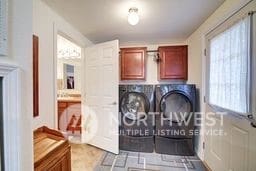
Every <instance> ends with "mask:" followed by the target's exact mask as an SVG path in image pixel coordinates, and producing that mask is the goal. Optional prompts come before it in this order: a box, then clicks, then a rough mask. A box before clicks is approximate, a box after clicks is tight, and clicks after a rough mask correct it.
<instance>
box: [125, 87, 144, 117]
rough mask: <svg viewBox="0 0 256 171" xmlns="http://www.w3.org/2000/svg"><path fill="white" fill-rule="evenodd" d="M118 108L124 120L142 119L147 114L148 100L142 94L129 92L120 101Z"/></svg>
mask: <svg viewBox="0 0 256 171" xmlns="http://www.w3.org/2000/svg"><path fill="white" fill-rule="evenodd" d="M120 108H121V112H122V114H123V115H124V116H125V117H126V118H128V119H131V120H138V119H142V118H144V117H145V115H146V113H148V112H149V100H148V99H147V97H146V96H145V95H144V94H143V93H137V92H129V93H126V94H125V95H124V96H123V98H122V99H121V103H120Z"/></svg>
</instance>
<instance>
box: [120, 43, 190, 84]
mask: <svg viewBox="0 0 256 171" xmlns="http://www.w3.org/2000/svg"><path fill="white" fill-rule="evenodd" d="M186 44H187V43H186V42H185V41H184V42H177V43H170V44H152V45H150V44H144V45H143V44H140V45H136V44H133V45H129V46H128V45H127V46H125V45H122V46H120V48H128V47H147V50H157V48H158V47H159V46H172V45H186ZM155 55H156V53H148V57H147V63H146V80H145V81H120V82H119V83H120V84H133V83H137V84H161V83H170V82H171V83H183V81H177V80H176V81H175V80H169V81H158V79H157V75H158V73H157V63H156V62H155V61H154V60H153V58H154V56H155ZM188 77H190V74H189V73H188Z"/></svg>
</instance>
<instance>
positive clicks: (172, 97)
mask: <svg viewBox="0 0 256 171" xmlns="http://www.w3.org/2000/svg"><path fill="white" fill-rule="evenodd" d="M160 109H161V112H163V116H164V117H165V118H169V119H170V120H171V121H173V122H182V121H184V120H187V119H188V117H189V115H190V114H191V112H192V105H191V102H190V100H189V99H188V98H187V97H186V96H185V95H183V94H182V93H178V92H170V93H168V94H167V95H165V96H163V97H162V100H161V102H160Z"/></svg>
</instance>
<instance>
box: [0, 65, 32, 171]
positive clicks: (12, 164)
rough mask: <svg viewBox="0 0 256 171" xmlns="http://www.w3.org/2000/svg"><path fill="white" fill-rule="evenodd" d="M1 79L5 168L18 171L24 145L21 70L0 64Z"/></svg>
mask: <svg viewBox="0 0 256 171" xmlns="http://www.w3.org/2000/svg"><path fill="white" fill-rule="evenodd" d="M0 77H3V122H4V124H3V127H4V159H5V162H4V167H5V170H6V171H13V170H17V171H18V170H20V169H21V165H20V159H21V158H20V157H21V156H20V154H21V146H20V144H22V142H21V140H22V137H21V135H22V133H21V132H22V129H20V128H21V127H22V122H21V119H22V116H21V110H20V109H21V106H20V101H21V97H20V92H21V90H20V87H21V84H20V70H19V68H18V67H17V66H13V65H6V64H0ZM31 118H32V114H31ZM31 165H32V164H31ZM0 169H1V168H0Z"/></svg>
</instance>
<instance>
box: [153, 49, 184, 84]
mask: <svg viewBox="0 0 256 171" xmlns="http://www.w3.org/2000/svg"><path fill="white" fill-rule="evenodd" d="M158 50H159V56H160V62H159V64H158V79H159V80H165V79H180V80H187V68H188V64H187V58H188V57H187V50H188V47H187V46H165V47H159V49H158Z"/></svg>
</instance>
